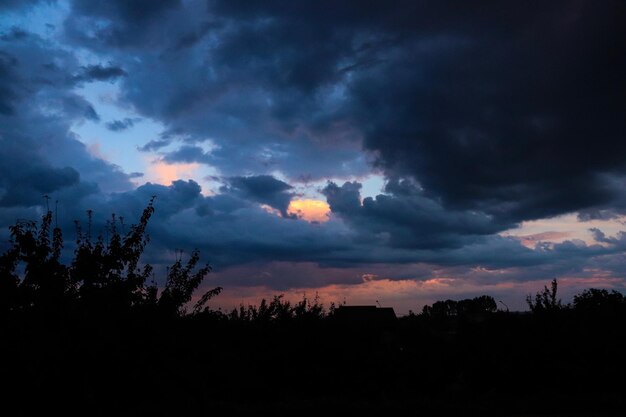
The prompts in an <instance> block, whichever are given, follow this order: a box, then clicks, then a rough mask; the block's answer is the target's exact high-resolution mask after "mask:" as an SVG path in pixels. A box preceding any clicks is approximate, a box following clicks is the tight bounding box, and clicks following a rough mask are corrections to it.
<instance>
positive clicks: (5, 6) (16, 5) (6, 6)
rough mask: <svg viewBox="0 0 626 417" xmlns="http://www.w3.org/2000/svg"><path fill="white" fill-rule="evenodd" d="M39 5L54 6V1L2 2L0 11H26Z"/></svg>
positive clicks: (10, 0)
mask: <svg viewBox="0 0 626 417" xmlns="http://www.w3.org/2000/svg"><path fill="white" fill-rule="evenodd" d="M40 3H48V4H54V3H56V1H55V0H2V1H1V2H0V10H9V11H10V10H12V9H22V10H24V9H28V8H30V7H32V6H35V5H37V4H40Z"/></svg>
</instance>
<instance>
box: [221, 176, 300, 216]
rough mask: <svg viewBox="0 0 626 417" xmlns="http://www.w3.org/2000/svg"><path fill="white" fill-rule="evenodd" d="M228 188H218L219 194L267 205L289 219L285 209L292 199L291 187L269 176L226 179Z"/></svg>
mask: <svg viewBox="0 0 626 417" xmlns="http://www.w3.org/2000/svg"><path fill="white" fill-rule="evenodd" d="M226 181H227V182H228V186H223V187H221V188H220V191H221V192H226V193H233V194H236V195H239V196H241V197H243V198H246V199H249V200H251V201H256V202H258V203H261V204H267V205H268V206H270V207H273V208H275V209H276V210H279V211H280V213H281V214H282V216H283V217H290V215H289V214H288V213H287V207H288V206H289V203H290V202H291V199H292V198H293V197H294V194H293V193H292V192H290V190H291V189H293V187H292V186H291V185H289V184H287V183H285V182H283V181H280V180H278V179H276V178H274V177H272V176H270V175H258V176H250V177H231V178H226Z"/></svg>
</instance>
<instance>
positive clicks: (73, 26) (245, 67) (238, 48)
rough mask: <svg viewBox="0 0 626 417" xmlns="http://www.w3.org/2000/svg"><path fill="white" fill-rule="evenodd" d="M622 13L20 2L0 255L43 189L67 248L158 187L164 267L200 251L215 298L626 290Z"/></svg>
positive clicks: (592, 6) (363, 298)
mask: <svg viewBox="0 0 626 417" xmlns="http://www.w3.org/2000/svg"><path fill="white" fill-rule="evenodd" d="M625 21H626V3H624V2H623V1H618V0H616V1H610V0H607V1H602V2H597V1H550V2H544V1H530V2H502V1H483V2H477V3H468V2H452V1H437V2H426V1H415V0H410V1H408V0H407V1H403V0H398V1H394V2H389V1H362V2H361V1H359V2H356V1H337V0H334V1H326V0H317V1H298V2H293V1H277V0H276V1H275V0H267V1H263V2H254V1H252V2H250V1H237V0H198V1H196V0H133V1H130V0H109V1H106V2H94V1H88V0H84V1H83V0H57V1H55V0H3V1H1V2H0V228H1V229H2V231H1V232H0V240H1V242H2V243H0V249H2V248H6V245H7V243H6V242H7V241H8V226H10V225H12V224H14V223H15V222H16V221H17V220H18V219H24V218H27V219H37V218H38V217H39V216H40V215H41V214H42V213H43V212H44V211H45V210H46V209H47V207H46V200H45V199H44V197H43V196H44V195H47V196H49V197H50V200H49V201H51V202H53V203H54V207H55V210H56V212H57V217H58V222H59V224H60V225H61V226H62V227H63V229H64V231H65V236H66V239H67V240H68V241H71V240H72V239H73V234H72V233H74V232H73V230H74V229H73V227H74V226H73V224H74V220H81V221H85V218H86V214H85V213H86V211H87V210H93V211H94V228H95V229H99V230H102V228H103V227H104V225H105V222H106V221H107V220H108V219H109V218H110V215H111V213H116V214H117V215H118V216H123V217H124V219H125V221H126V222H127V223H132V222H133V221H136V219H138V218H139V215H140V213H141V210H142V209H143V208H144V207H145V206H146V205H147V203H148V201H149V200H150V198H151V196H153V195H155V196H157V197H156V203H155V209H156V211H155V215H154V218H153V219H152V221H151V223H150V226H149V233H150V236H151V243H150V245H149V249H148V251H147V253H146V256H145V259H144V260H145V261H146V262H150V263H153V264H155V265H156V266H157V270H159V269H158V268H159V267H161V270H162V268H164V266H165V265H166V264H167V263H168V262H171V261H172V260H174V259H176V257H177V256H179V255H178V254H179V253H180V251H182V252H183V253H185V254H189V253H190V252H191V251H192V250H194V249H198V250H199V251H200V253H201V257H202V259H203V260H204V261H206V262H209V264H210V265H211V266H212V267H213V271H212V272H211V273H210V274H209V276H208V277H207V279H206V280H205V282H204V283H203V286H204V287H206V288H211V287H214V286H217V285H220V286H222V287H224V291H223V293H222V294H221V295H220V296H219V297H218V298H216V299H215V301H214V303H213V304H212V307H218V308H222V309H230V308H232V307H234V306H237V305H239V304H240V303H244V304H255V303H258V302H259V301H260V299H261V298H262V297H271V296H272V295H277V294H285V296H286V297H287V298H288V299H299V298H302V297H303V296H305V295H306V296H308V297H309V298H312V297H313V296H315V294H318V295H319V297H320V299H321V301H322V302H324V303H326V305H328V304H329V303H330V302H335V303H346V304H348V305H356V304H371V305H373V304H376V303H378V304H380V305H383V306H388V307H394V308H395V309H396V311H397V312H398V313H399V314H406V313H407V312H408V311H409V310H413V311H419V310H421V308H422V306H423V305H424V304H427V303H428V304H430V303H432V302H434V301H436V300H441V299H448V298H451V299H461V298H468V297H474V296H477V295H481V294H487V295H491V296H493V297H494V298H495V299H496V300H497V301H498V302H499V305H500V306H506V307H509V308H511V309H517V310H519V309H525V308H526V306H525V301H524V300H525V297H526V295H528V294H531V293H535V292H536V291H538V290H540V289H542V288H543V286H544V285H546V284H547V283H549V281H550V280H552V279H554V278H556V279H558V281H559V289H560V294H561V297H562V298H563V299H564V301H569V300H571V297H572V295H573V294H576V293H578V292H580V291H582V290H583V289H585V288H588V287H597V288H608V289H616V290H618V291H622V292H624V291H626V280H625V277H626V232H625V231H626V224H625V223H624V222H625V221H626V187H625V185H626V25H624V24H623V23H624V22H625ZM48 204H52V203H48ZM3 245H4V246H3ZM503 308H504V307H503Z"/></svg>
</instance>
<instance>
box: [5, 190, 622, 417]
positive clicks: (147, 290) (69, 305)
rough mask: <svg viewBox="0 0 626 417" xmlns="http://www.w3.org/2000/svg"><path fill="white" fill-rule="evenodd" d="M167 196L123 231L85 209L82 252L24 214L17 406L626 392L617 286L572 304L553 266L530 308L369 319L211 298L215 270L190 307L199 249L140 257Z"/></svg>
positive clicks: (559, 402)
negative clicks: (89, 218)
mask: <svg viewBox="0 0 626 417" xmlns="http://www.w3.org/2000/svg"><path fill="white" fill-rule="evenodd" d="M153 211H154V207H153V204H152V202H151V203H150V204H149V205H148V206H147V207H146V209H145V210H144V212H143V214H142V216H141V218H140V220H139V223H138V224H137V225H135V226H132V227H130V229H129V230H128V232H126V233H121V232H120V231H119V229H120V228H121V226H122V225H121V223H120V221H119V219H116V218H115V217H112V218H111V221H110V222H109V223H108V227H107V230H106V234H107V236H106V237H102V236H99V237H97V238H96V239H92V238H91V236H90V230H89V229H90V228H91V227H90V223H89V224H88V225H87V226H88V231H87V233H83V232H82V231H81V230H80V227H78V226H79V225H77V231H78V233H77V234H78V237H77V241H76V248H75V250H74V253H73V257H72V259H71V261H70V262H64V261H63V259H64V257H63V238H62V234H61V231H60V230H59V229H58V228H56V227H55V228H52V227H51V225H52V213H50V212H48V213H46V214H45V215H44V217H43V219H42V222H41V224H40V225H39V226H37V224H35V223H34V222H20V223H18V224H16V225H15V226H13V227H11V239H12V240H11V246H10V248H9V249H8V251H6V252H5V253H4V254H3V255H2V256H0V340H1V341H2V343H0V359H1V363H0V366H1V369H2V377H3V379H4V382H5V388H3V390H2V391H1V392H0V400H1V401H2V404H3V406H4V407H5V408H6V409H9V408H10V407H20V408H21V410H22V414H32V412H33V409H34V408H37V407H38V406H41V407H43V408H45V409H46V412H48V413H52V412H53V411H58V410H62V411H64V412H67V411H70V410H74V411H78V410H80V411H81V412H82V413H83V414H85V413H87V414H89V415H144V414H152V415H155V414H156V415H180V414H188V413H193V414H200V413H202V414H209V413H214V414H218V415H220V414H227V415H230V414H233V413H244V412H248V413H250V412H266V411H267V412H268V413H269V412H271V413H279V414H280V413H282V414H286V413H295V412H300V413H301V412H303V411H306V412H307V413H313V412H318V413H319V412H344V413H347V412H350V413H355V412H357V413H359V412H362V413H368V414H372V413H374V412H376V413H381V414H382V413H386V414H394V415H395V414H412V415H415V414H424V415H442V414H461V413H465V414H481V415H514V414H537V413H541V414H542V415H546V414H556V413H560V414H567V413H587V414H589V413H594V414H601V413H603V412H615V411H618V412H621V411H623V409H624V407H626V401H625V400H624V398H623V391H624V388H626V387H625V386H624V385H625V384H624V381H625V380H626V366H625V365H624V364H623V361H622V360H621V356H622V354H623V352H624V350H625V349H626V342H625V340H626V337H625V331H624V329H625V328H626V300H625V298H624V296H623V295H622V294H620V293H618V292H616V291H611V292H609V291H607V290H599V289H589V290H586V291H584V292H582V293H581V294H578V295H577V296H575V297H574V300H573V303H572V305H569V304H567V305H564V304H562V303H561V300H559V299H558V298H557V282H556V281H553V282H552V284H551V286H550V288H548V287H547V286H546V287H544V289H543V291H540V292H539V293H537V294H536V296H535V297H534V298H533V297H531V296H528V298H527V302H528V305H529V307H530V309H531V312H529V313H516V312H508V310H507V311H498V310H497V305H496V303H495V300H494V299H493V298H492V297H490V296H480V297H476V298H473V299H466V300H460V301H454V300H446V301H438V302H435V303H434V304H433V305H432V306H425V307H424V309H423V311H422V313H421V314H410V315H408V316H405V317H401V318H400V319H399V320H397V321H394V323H393V325H373V323H372V324H371V325H370V323H369V322H367V323H366V324H365V325H364V324H363V320H357V319H358V317H356V318H355V317H352V318H353V319H355V320H340V316H341V314H339V313H338V311H339V310H336V309H335V305H334V304H331V305H330V306H329V308H328V309H326V308H325V307H324V306H323V305H322V304H321V303H320V302H319V299H318V298H317V297H315V298H314V299H312V300H309V299H307V298H306V297H305V298H303V299H302V300H301V301H298V302H295V303H291V302H289V301H286V300H284V298H283V297H282V296H280V295H279V296H276V297H274V298H273V299H272V300H270V301H267V300H262V301H261V302H260V304H259V305H258V306H244V305H241V306H240V307H239V308H238V309H234V310H233V311H231V312H228V313H223V312H221V311H219V310H218V311H216V310H211V309H209V308H208V307H206V306H205V304H206V302H207V301H208V300H209V299H211V298H212V297H214V296H216V295H218V294H219V293H220V291H221V288H220V287H217V288H214V289H211V290H209V291H207V292H206V293H204V294H203V295H202V296H201V297H199V299H198V301H197V303H196V304H195V305H194V306H193V307H192V309H191V311H190V312H189V313H188V312H187V306H188V305H189V303H190V301H191V300H192V295H193V293H194V291H195V290H196V289H197V288H198V287H199V286H200V284H201V282H202V280H203V278H204V277H205V276H206V274H207V273H209V271H210V268H209V266H208V265H207V266H203V267H202V266H199V254H198V253H197V252H192V254H191V256H190V258H189V259H188V261H187V262H183V261H182V260H181V259H180V258H179V259H177V260H176V261H175V262H174V264H173V265H172V266H171V267H170V268H168V272H167V276H166V279H165V282H164V285H163V286H162V287H161V288H158V287H157V286H156V284H155V283H154V282H152V280H151V277H152V267H151V266H150V265H147V264H142V263H141V260H140V258H141V255H142V253H143V251H144V249H145V247H146V245H147V243H148V235H147V233H146V228H147V224H148V221H149V219H150V217H151V215H152V213H153ZM338 308H341V307H338ZM358 310H359V309H358V308H357V309H353V310H350V311H351V315H354V314H357V313H358ZM365 310H367V311H368V314H371V313H372V312H371V311H370V310H371V309H369V310H368V309H365ZM365 310H364V311H365ZM375 310H376V309H375ZM344 316H345V315H344ZM349 316H350V315H349Z"/></svg>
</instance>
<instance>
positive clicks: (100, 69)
mask: <svg viewBox="0 0 626 417" xmlns="http://www.w3.org/2000/svg"><path fill="white" fill-rule="evenodd" d="M124 76H126V71H124V70H123V69H122V68H119V67H115V66H108V67H104V66H102V65H88V66H86V67H83V72H82V74H80V75H79V76H77V79H78V80H84V81H108V80H115V79H116V78H119V77H124Z"/></svg>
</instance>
